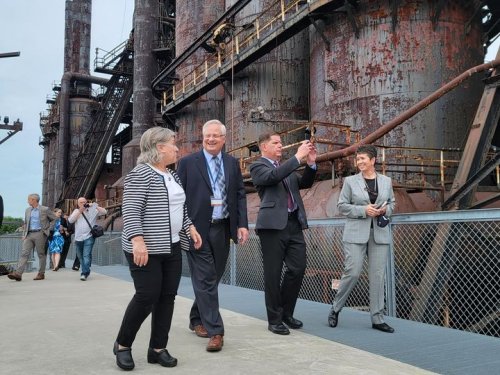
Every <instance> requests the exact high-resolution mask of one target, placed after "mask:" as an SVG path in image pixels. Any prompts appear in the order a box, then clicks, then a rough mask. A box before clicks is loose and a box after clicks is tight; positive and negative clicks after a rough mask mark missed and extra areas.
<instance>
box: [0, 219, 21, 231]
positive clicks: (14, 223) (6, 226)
mask: <svg viewBox="0 0 500 375" xmlns="http://www.w3.org/2000/svg"><path fill="white" fill-rule="evenodd" d="M22 225H23V219H22V218H20V217H11V216H5V217H4V218H3V223H2V226H1V227H0V234H7V233H14V232H15V231H16V230H17V228H19V227H20V226H22Z"/></svg>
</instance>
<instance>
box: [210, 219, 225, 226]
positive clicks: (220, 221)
mask: <svg viewBox="0 0 500 375" xmlns="http://www.w3.org/2000/svg"><path fill="white" fill-rule="evenodd" d="M228 220H229V219H227V218H226V219H211V220H210V224H212V225H217V224H225V223H227V221H228Z"/></svg>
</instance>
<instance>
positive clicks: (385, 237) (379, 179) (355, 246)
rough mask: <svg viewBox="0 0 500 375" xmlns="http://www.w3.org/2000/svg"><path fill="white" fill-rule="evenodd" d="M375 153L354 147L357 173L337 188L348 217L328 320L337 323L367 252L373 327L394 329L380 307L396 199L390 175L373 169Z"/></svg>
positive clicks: (340, 204)
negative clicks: (342, 260) (340, 272)
mask: <svg viewBox="0 0 500 375" xmlns="http://www.w3.org/2000/svg"><path fill="white" fill-rule="evenodd" d="M376 156H377V149H376V148H375V147H374V146H372V145H362V146H360V147H359V148H358V150H357V151H356V165H357V167H358V169H359V170H360V173H358V174H356V175H354V176H350V177H347V178H346V179H345V180H344V185H343V187H342V191H341V192H340V197H339V202H338V207H339V210H340V212H341V214H342V215H345V216H346V217H347V221H346V224H345V227H344V235H343V238H342V241H343V242H344V256H345V264H344V273H343V275H342V278H341V280H340V285H339V289H338V291H337V294H336V295H335V299H334V301H333V306H332V308H331V310H330V313H329V315H328V324H329V325H330V327H336V326H337V323H338V318H339V313H340V310H342V307H343V306H344V304H345V302H346V301H347V298H348V297H349V294H350V293H351V291H352V289H353V288H354V287H355V286H356V283H357V282H358V279H359V275H360V274H361V271H362V269H363V261H364V258H365V255H368V279H369V288H370V314H371V320H372V328H374V329H378V330H380V331H383V332H388V333H392V332H394V329H393V328H392V327H390V326H389V325H388V324H387V323H385V322H384V316H383V310H384V276H385V266H386V263H387V258H388V255H389V244H390V241H391V240H392V239H391V233H390V228H389V226H388V225H387V223H388V220H387V218H389V217H390V216H391V215H392V212H393V211H394V206H395V201H394V192H393V190H392V182H391V179H390V178H389V177H386V176H383V175H381V174H378V173H377V172H376V171H375V159H376Z"/></svg>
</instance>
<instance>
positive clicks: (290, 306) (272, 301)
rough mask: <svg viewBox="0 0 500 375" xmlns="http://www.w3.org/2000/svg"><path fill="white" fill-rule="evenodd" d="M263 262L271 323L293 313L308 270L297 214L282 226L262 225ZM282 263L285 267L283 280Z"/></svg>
mask: <svg viewBox="0 0 500 375" xmlns="http://www.w3.org/2000/svg"><path fill="white" fill-rule="evenodd" d="M257 235H258V236H259V239H260V245H261V251H262V260H263V263H264V292H265V300H266V310H267V320H268V322H269V324H279V323H282V321H283V317H292V316H293V312H294V310H295V304H296V303H297V298H298V296H299V292H300V288H301V286H302V280H303V278H304V272H305V270H306V263H307V258H306V243H305V241H304V234H303V233H302V227H301V225H300V223H299V221H298V219H297V217H296V216H294V215H292V216H289V218H288V223H287V226H286V227H285V229H283V230H274V229H259V230H258V232H257ZM283 263H284V264H285V265H286V269H285V272H284V275H283V281H281V274H282V271H283Z"/></svg>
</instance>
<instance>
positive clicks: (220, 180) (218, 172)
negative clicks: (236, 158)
mask: <svg viewBox="0 0 500 375" xmlns="http://www.w3.org/2000/svg"><path fill="white" fill-rule="evenodd" d="M212 159H213V160H214V162H215V185H216V186H217V188H218V189H219V191H220V197H221V199H222V216H224V218H226V217H228V216H229V212H228V211H227V202H226V201H227V194H226V180H225V178H224V174H223V173H222V168H221V162H220V159H219V158H218V157H217V156H214V157H213V158H212Z"/></svg>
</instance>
